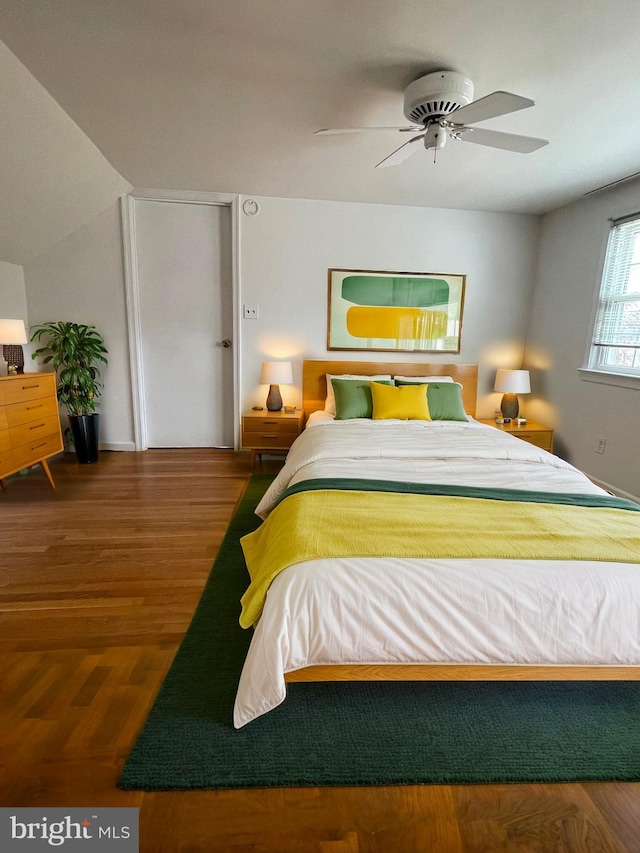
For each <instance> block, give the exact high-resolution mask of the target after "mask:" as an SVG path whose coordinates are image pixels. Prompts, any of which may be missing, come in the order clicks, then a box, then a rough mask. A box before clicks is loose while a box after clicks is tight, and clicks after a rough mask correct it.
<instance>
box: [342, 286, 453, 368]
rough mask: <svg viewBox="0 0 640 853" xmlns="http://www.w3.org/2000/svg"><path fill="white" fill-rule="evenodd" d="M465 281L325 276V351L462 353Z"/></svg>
mask: <svg viewBox="0 0 640 853" xmlns="http://www.w3.org/2000/svg"><path fill="white" fill-rule="evenodd" d="M465 283H466V276H464V275H453V274H450V273H415V272H382V271H381V272H378V271H370V270H339V269H330V270H329V311H328V317H329V323H328V334H327V349H329V350H375V351H378V352H447V353H458V352H460V333H461V330H462V309H463V307H464V289H465Z"/></svg>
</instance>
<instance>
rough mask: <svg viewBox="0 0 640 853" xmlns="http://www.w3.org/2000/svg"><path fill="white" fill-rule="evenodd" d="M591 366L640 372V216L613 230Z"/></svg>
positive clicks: (604, 272) (608, 248) (599, 304)
mask: <svg viewBox="0 0 640 853" xmlns="http://www.w3.org/2000/svg"><path fill="white" fill-rule="evenodd" d="M590 366H592V367H597V368H603V369H613V370H618V371H625V372H627V371H628V372H633V373H635V372H639V373H640V217H636V218H634V219H632V220H624V221H622V222H619V224H614V226H613V228H612V230H611V234H610V236H609V243H608V247H607V254H606V258H605V265H604V271H603V275H602V285H601V289H600V299H599V303H598V311H597V316H596V322H595V328H594V334H593V343H592V357H591V365H590Z"/></svg>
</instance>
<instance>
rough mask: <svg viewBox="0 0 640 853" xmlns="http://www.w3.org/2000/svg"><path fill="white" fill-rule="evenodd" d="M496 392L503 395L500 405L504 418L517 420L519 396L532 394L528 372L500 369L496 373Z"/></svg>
mask: <svg viewBox="0 0 640 853" xmlns="http://www.w3.org/2000/svg"><path fill="white" fill-rule="evenodd" d="M493 390H494V391H501V392H502V394H503V397H502V402H501V403H500V411H501V412H502V417H504V418H511V419H513V418H517V417H518V412H519V410H520V407H519V405H518V394H529V393H531V383H530V381H529V371H528V370H505V369H503V368H500V369H499V370H498V372H497V373H496V384H495V386H494V389H493Z"/></svg>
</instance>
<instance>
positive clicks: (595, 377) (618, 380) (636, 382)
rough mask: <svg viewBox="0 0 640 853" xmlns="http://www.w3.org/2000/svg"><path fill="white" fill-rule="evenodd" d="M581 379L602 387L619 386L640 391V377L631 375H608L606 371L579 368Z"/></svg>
mask: <svg viewBox="0 0 640 853" xmlns="http://www.w3.org/2000/svg"><path fill="white" fill-rule="evenodd" d="M578 372H579V373H580V374H581V378H582V379H584V380H586V381H587V382H599V383H600V384H602V385H618V386H619V387H620V388H634V389H635V390H636V391H640V376H634V375H632V374H630V373H608V372H606V371H604V370H592V369H590V368H587V367H579V368H578Z"/></svg>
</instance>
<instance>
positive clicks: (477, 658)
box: [234, 360, 640, 728]
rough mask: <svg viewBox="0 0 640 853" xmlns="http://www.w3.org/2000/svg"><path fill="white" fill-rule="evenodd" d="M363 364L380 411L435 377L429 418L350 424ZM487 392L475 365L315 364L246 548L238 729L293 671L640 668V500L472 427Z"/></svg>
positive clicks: (567, 673) (608, 671)
mask: <svg viewBox="0 0 640 853" xmlns="http://www.w3.org/2000/svg"><path fill="white" fill-rule="evenodd" d="M345 374H349V375H350V376H351V377H357V376H362V377H363V379H362V380H361V381H360V382H356V383H354V384H353V385H351V386H348V391H349V394H348V395H347V394H346V390H347V382H348V381H349V380H347V379H345V380H344V381H337V382H336V383H331V385H332V388H335V392H336V395H338V396H336V399H335V401H331V403H330V404H329V402H328V401H327V381H328V380H327V375H329V376H334V377H335V376H343V375H345ZM371 376H377V377H385V376H388V377H391V378H390V379H380V378H379V379H377V380H374V382H375V386H374V387H373V391H374V406H376V405H378V404H379V408H378V409H377V410H376V412H377V413H383V409H382V403H381V402H380V401H381V400H384V401H387V400H392V401H395V400H396V399H397V398H398V397H399V396H401V397H402V399H403V400H408V399H412V400H414V401H415V400H417V399H418V395H419V394H420V393H421V394H422V395H423V396H425V397H426V396H427V395H426V394H425V385H426V387H427V388H428V389H429V391H428V393H429V394H431V393H432V392H433V396H429V397H428V400H429V407H428V408H429V409H430V411H431V412H432V413H434V412H435V413H436V414H435V416H434V419H433V420H425V419H424V416H423V414H422V410H420V411H418V412H417V413H416V415H417V416H416V417H409V418H396V417H393V414H394V413H395V411H394V409H393V406H394V405H395V402H392V404H391V408H390V409H388V410H385V414H386V415H388V416H385V417H382V418H372V417H371V416H370V414H369V416H367V417H360V416H357V417H349V416H348V415H350V414H352V413H355V414H356V415H358V414H360V415H361V414H362V413H363V412H362V411H360V410H359V409H358V407H357V406H356V408H355V409H353V411H352V410H350V409H349V406H347V405H346V403H345V400H348V401H349V405H351V402H350V401H351V400H352V398H353V399H355V396H354V393H353V389H354V388H355V386H356V385H358V386H359V387H361V388H364V389H365V390H366V389H367V388H371V386H370V385H369V377H371ZM397 377H403V378H402V379H397ZM425 378H426V379H428V383H427V382H424V380H425ZM351 381H352V380H351ZM414 381H416V382H419V383H420V384H419V385H413V384H412V383H413V382H414ZM402 385H404V386H405V390H404V391H398V390H397V388H398V387H400V386H402ZM445 385H447V386H448V387H447V388H445ZM460 386H462V387H461V388H460ZM407 387H409V388H410V389H411V390H406V388H407ZM458 388H460V390H459V391H454V390H452V389H458ZM443 389H444V390H443ZM338 392H340V393H339V394H338ZM343 392H344V393H343ZM445 392H446V393H445ZM439 394H442V395H443V396H442V397H440V396H437V395H439ZM452 394H453V395H454V396H455V394H457V395H458V397H459V400H458V404H457V405H456V406H453V407H449V404H445V405H444V406H440V403H439V401H440V400H450V399H453V397H452ZM476 394H477V367H476V366H475V365H447V364H435V365H434V364H419V363H409V364H406V363H385V362H351V361H349V362H337V361H321V360H317V361H316V360H314V361H311V360H309V361H305V362H304V364H303V406H304V411H305V417H306V419H307V427H306V428H305V430H304V432H303V434H302V435H301V436H300V437H299V438H298V439H297V440H296V442H295V443H294V445H293V447H292V448H291V451H290V452H289V454H288V456H287V460H286V462H285V465H284V467H283V468H282V470H281V471H280V473H279V474H278V475H277V477H276V478H275V479H274V481H273V483H272V484H271V486H270V487H269V489H268V490H267V492H266V494H265V496H264V498H263V499H262V500H261V502H260V504H259V505H258V507H257V508H256V512H257V513H258V515H259V516H260V517H261V518H262V519H263V524H262V525H261V526H260V528H259V529H258V530H257V531H256V532H255V533H254V534H250V535H249V536H248V537H244V538H243V540H242V545H243V549H244V552H245V557H246V559H247V563H248V566H249V571H250V575H251V578H252V583H251V585H250V587H249V589H248V590H247V592H246V593H245V596H244V597H243V612H242V616H241V624H243V627H247V628H248V629H250V630H252V631H253V637H252V640H251V644H250V648H249V652H248V654H247V658H246V661H245V664H244V667H243V670H242V673H241V677H240V683H239V686H238V692H237V696H236V703H235V708H234V725H235V726H236V728H240V727H242V726H244V725H246V724H247V723H249V722H251V721H252V720H254V719H255V718H257V717H259V716H261V715H262V714H264V713H267V712H268V711H270V710H272V709H273V708H275V707H277V705H279V704H280V703H281V702H283V701H284V700H285V698H286V683H287V682H291V681H327V680H434V679H437V680H444V679H446V680H502V679H531V680H543V679H577V680H586V679H599V680H619V679H634V680H637V679H640V565H639V563H640V511H639V510H640V507H638V506H637V505H635V504H631V503H630V502H628V501H621V500H620V499H618V498H615V497H614V496H611V495H608V494H607V493H606V492H604V491H603V490H602V489H600V488H599V487H598V486H596V485H595V484H594V483H592V482H591V481H590V480H589V479H588V478H587V477H585V476H584V475H583V474H582V473H581V472H579V471H578V470H577V469H575V468H574V467H572V466H571V465H570V464H568V463H566V462H564V461H563V460H562V459H560V458H559V457H556V456H554V455H553V454H551V453H548V452H547V451H545V450H543V449H541V448H537V447H535V446H533V445H530V444H528V443H526V442H524V441H521V440H520V439H518V438H515V437H513V436H510V435H507V434H505V433H503V432H501V431H499V430H496V429H493V428H492V427H491V426H487V425H483V424H480V423H479V422H477V421H475V419H474V418H475V414H476ZM345 395H346V396H345ZM358 401H359V402H358V405H360V404H361V402H360V398H358ZM325 405H327V407H328V408H329V409H331V407H332V406H333V407H334V408H333V411H335V406H338V412H339V414H338V416H336V415H335V414H333V413H332V411H325ZM420 405H422V404H420ZM461 408H462V409H463V411H462V412H461V411H460V410H461ZM401 414H402V412H401ZM405 414H406V412H405ZM411 414H413V412H411ZM341 415H344V417H341ZM357 533H358V534H360V535H357Z"/></svg>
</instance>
